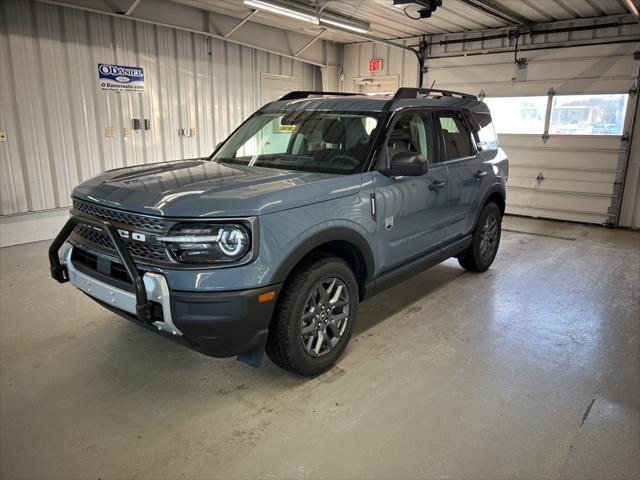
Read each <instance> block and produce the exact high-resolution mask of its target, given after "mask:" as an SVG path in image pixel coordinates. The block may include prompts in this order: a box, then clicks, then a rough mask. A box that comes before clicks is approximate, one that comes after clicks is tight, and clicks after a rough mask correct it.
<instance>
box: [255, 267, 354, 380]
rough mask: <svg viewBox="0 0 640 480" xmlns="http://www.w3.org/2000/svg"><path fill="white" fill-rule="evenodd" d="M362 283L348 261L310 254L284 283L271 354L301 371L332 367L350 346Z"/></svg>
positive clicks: (271, 336) (272, 331)
mask: <svg viewBox="0 0 640 480" xmlns="http://www.w3.org/2000/svg"><path fill="white" fill-rule="evenodd" d="M357 306H358V284H357V282H356V279H355V276H354V274H353V272H352V270H351V268H350V267H349V265H348V264H347V263H346V262H345V261H343V260H342V259H340V258H338V257H334V256H329V255H321V256H317V257H313V258H310V259H309V260H308V261H307V262H305V263H304V264H303V265H302V267H300V268H299V269H298V270H297V271H296V272H295V273H294V274H293V276H292V278H291V279H289V280H288V281H287V282H286V283H285V286H284V289H283V292H282V294H281V297H280V299H279V301H278V305H277V306H276V310H275V313H274V317H273V319H272V320H271V324H270V326H269V338H268V340H267V355H269V358H271V360H272V361H273V362H274V363H275V364H276V365H278V366H279V367H281V368H283V369H285V370H288V371H290V372H294V373H298V374H300V375H306V376H311V375H317V374H319V373H321V372H323V371H325V370H327V369H329V368H330V367H331V366H332V365H333V364H334V363H335V362H336V361H337V360H338V358H339V357H340V355H342V352H343V351H344V349H345V348H346V346H347V343H348V342H349V339H350V338H351V333H352V332H353V326H354V323H355V319H356V312H357Z"/></svg>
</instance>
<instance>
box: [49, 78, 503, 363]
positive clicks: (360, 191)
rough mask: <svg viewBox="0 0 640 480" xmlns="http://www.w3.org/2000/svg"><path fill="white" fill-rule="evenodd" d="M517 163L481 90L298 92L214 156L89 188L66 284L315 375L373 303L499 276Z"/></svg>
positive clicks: (59, 251)
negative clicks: (475, 275) (410, 283)
mask: <svg viewBox="0 0 640 480" xmlns="http://www.w3.org/2000/svg"><path fill="white" fill-rule="evenodd" d="M507 175H508V163H507V158H506V156H505V154H504V152H503V151H502V150H501V149H500V148H499V147H498V143H497V139H496V135H495V132H494V129H493V126H492V122H491V115H490V112H489V109H488V108H487V106H486V105H485V104H484V103H482V102H481V101H478V99H477V98H476V97H474V96H472V95H466V94H461V93H457V92H450V91H443V90H433V89H431V90H426V89H416V88H401V89H400V90H398V91H397V92H396V93H395V95H389V96H366V95H357V94H345V93H323V92H292V93H289V94H287V95H285V96H284V97H283V98H281V99H280V100H278V101H275V102H272V103H269V104H267V105H265V106H264V107H263V108H261V109H260V110H259V111H257V112H256V113H255V114H254V115H252V116H251V117H250V118H249V119H248V120H247V121H246V122H244V123H243V124H242V125H241V126H240V127H239V128H238V129H237V130H236V131H234V132H233V133H232V134H231V135H230V136H229V138H227V139H226V140H225V141H224V142H223V143H221V144H219V145H218V146H217V147H216V149H215V151H214V152H213V154H212V155H211V156H210V157H208V158H198V159H192V160H180V161H173V162H165V163H157V164H152V165H140V166H136V167H126V168H120V169H116V170H111V171H108V172H105V173H103V174H101V175H99V176H97V177H95V178H93V179H91V180H89V181H87V182H85V183H83V184H81V185H79V186H78V187H76V188H75V190H74V191H73V194H72V197H73V209H72V210H71V217H70V219H69V221H68V222H67V223H66V225H65V226H64V227H63V229H62V231H61V232H60V234H59V235H58V236H57V238H56V239H55V240H54V242H53V243H52V245H51V248H50V250H49V260H50V264H51V273H52V276H53V278H55V279H56V280H58V281H59V282H66V281H70V282H71V283H72V284H73V285H74V286H76V287H77V288H79V289H80V290H82V291H83V292H84V293H86V294H87V295H89V296H90V297H91V298H93V299H94V300H96V301H97V302H98V303H100V304H101V305H103V306H104V307H106V308H109V309H111V310H113V311H114V312H116V313H118V314H120V315H123V316H124V317H127V318H129V319H131V320H133V321H135V322H137V323H139V324H141V325H144V326H146V327H148V328H150V329H153V330H156V331H157V332H159V333H161V334H164V335H166V336H168V337H170V338H173V339H175V340H178V341H180V342H182V343H184V344H186V345H188V346H190V347H192V348H195V349H196V350H198V351H201V352H203V353H206V354H208V355H212V356H216V357H228V356H235V355H237V356H239V358H240V359H242V360H244V361H246V362H248V363H251V364H254V365H257V364H259V362H260V360H261V358H262V356H263V352H264V351H265V350H266V352H267V354H268V355H269V356H270V357H271V359H272V360H273V361H274V362H275V363H276V364H277V365H279V366H280V367H282V368H285V369H287V370H290V371H292V372H296V373H299V374H302V375H315V374H317V373H320V372H322V371H324V370H326V369H328V368H329V367H330V366H331V365H332V364H333V363H334V362H335V361H336V360H337V359H338V358H339V357H340V355H341V354H342V352H343V351H344V349H345V348H346V346H347V343H348V342H349V338H350V337H351V334H352V332H353V328H354V324H355V322H356V316H357V309H358V303H359V302H361V301H362V300H363V299H365V298H367V297H369V296H371V295H373V294H375V293H378V292H380V291H381V290H383V289H385V288H386V287H389V286H392V285H395V284H397V283H398V282H400V281H402V280H404V279H406V278H408V277H410V276H411V275H414V274H416V273H418V272H420V271H422V270H424V269H426V268H428V267H431V266H433V265H435V264H437V263H439V262H442V261H444V260H446V259H448V258H450V257H457V258H458V261H459V263H460V265H461V266H462V267H464V268H466V269H468V270H472V271H476V272H482V271H484V270H486V269H487V268H489V266H490V265H491V263H492V262H493V259H494V257H495V255H496V252H497V250H498V244H499V242H500V231H501V230H500V226H501V220H502V215H503V213H504V210H505V182H506V180H507Z"/></svg>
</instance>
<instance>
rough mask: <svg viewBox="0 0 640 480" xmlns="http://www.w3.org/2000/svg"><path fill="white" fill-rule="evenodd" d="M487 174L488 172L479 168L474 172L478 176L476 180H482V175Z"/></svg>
mask: <svg viewBox="0 0 640 480" xmlns="http://www.w3.org/2000/svg"><path fill="white" fill-rule="evenodd" d="M486 175H487V172H485V171H484V170H478V171H476V173H474V174H473V176H474V177H476V180H480V179H481V178H482V177H484V176H486Z"/></svg>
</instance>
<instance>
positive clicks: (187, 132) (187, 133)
mask: <svg viewBox="0 0 640 480" xmlns="http://www.w3.org/2000/svg"><path fill="white" fill-rule="evenodd" d="M182 136H183V137H190V136H191V129H190V128H183V129H182Z"/></svg>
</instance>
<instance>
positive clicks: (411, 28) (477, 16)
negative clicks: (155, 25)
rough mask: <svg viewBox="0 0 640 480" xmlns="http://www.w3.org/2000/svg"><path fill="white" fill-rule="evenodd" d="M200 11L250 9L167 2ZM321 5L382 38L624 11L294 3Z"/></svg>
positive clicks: (447, 2) (290, 23)
mask: <svg viewBox="0 0 640 480" xmlns="http://www.w3.org/2000/svg"><path fill="white" fill-rule="evenodd" d="M173 1H174V2H175V3H180V4H183V5H189V6H192V7H196V8H199V9H202V10H207V11H211V12H215V13H220V14H224V15H229V16H232V17H236V18H244V17H246V16H247V15H249V14H250V13H251V12H252V9H251V8H250V7H248V6H246V5H244V3H243V2H242V0H234V1H228V0H173ZM298 3H305V4H307V5H314V6H317V7H320V8H322V7H324V8H325V9H326V11H330V12H333V13H336V14H339V15H342V16H345V17H347V18H352V19H355V20H364V21H367V22H370V23H371V30H372V32H371V33H372V34H373V35H375V36H377V37H380V38H385V39H395V38H404V37H412V36H419V35H425V34H426V35H429V34H440V33H454V32H465V31H472V30H484V29H490V28H500V27H507V26H513V25H517V24H531V23H542V22H552V21H557V20H572V19H578V18H591V17H602V16H606V15H614V14H620V13H628V10H627V7H626V6H625V4H624V0H518V1H514V0H443V2H442V3H443V4H442V6H441V7H439V8H438V9H437V10H436V12H435V13H434V14H433V15H432V17H431V18H429V19H423V20H412V19H410V18H408V16H407V15H411V16H412V17H415V16H417V7H415V6H410V7H408V8H407V15H405V12H404V11H403V9H402V8H397V7H394V6H393V2H392V0H341V1H329V2H327V1H324V0H322V1H315V2H314V1H306V2H298ZM491 12H493V13H491ZM251 21H255V22H257V23H262V24H266V25H271V26H274V27H278V28H282V29H285V30H290V31H296V32H301V33H307V34H317V33H319V32H320V28H318V27H314V26H310V25H309V23H306V22H300V21H296V20H292V19H290V18H286V17H282V16H279V15H274V14H270V13H267V12H258V13H257V14H256V15H254V16H253V17H252V18H251ZM324 38H325V39H328V40H333V41H336V42H340V43H352V42H357V41H361V40H362V39H361V38H360V37H358V36H355V35H351V34H348V33H342V32H337V31H330V32H327V33H326V34H324Z"/></svg>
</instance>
